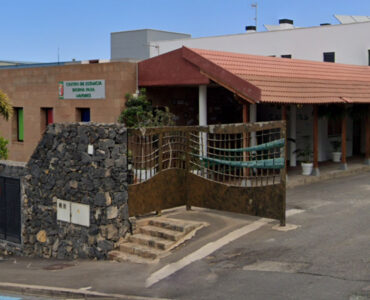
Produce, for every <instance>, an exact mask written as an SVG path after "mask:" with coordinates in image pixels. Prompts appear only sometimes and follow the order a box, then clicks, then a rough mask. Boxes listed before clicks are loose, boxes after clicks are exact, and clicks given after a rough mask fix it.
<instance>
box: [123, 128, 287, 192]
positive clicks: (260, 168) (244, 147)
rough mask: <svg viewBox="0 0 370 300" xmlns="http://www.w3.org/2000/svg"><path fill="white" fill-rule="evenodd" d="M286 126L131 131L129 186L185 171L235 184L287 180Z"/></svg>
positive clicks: (129, 141) (254, 184)
mask: <svg viewBox="0 0 370 300" xmlns="http://www.w3.org/2000/svg"><path fill="white" fill-rule="evenodd" d="M285 145H286V133H285V122H283V121H273V122H261V123H248V124H227V125H209V126H186V127H185V126H184V127H179V126H173V127H160V128H145V129H130V130H129V135H128V158H129V174H130V176H129V183H130V184H137V183H141V182H144V181H146V180H148V179H150V178H152V177H153V176H155V175H156V174H157V173H158V172H161V171H164V170H166V169H172V168H177V169H183V170H185V171H187V172H191V173H192V174H195V175H197V176H201V177H203V178H207V179H209V180H213V181H216V182H220V183H223V184H227V185H231V186H251V187H253V186H266V185H273V184H278V183H281V181H282V180H285Z"/></svg>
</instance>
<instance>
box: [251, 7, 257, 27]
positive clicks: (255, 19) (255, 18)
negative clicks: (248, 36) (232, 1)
mask: <svg viewBox="0 0 370 300" xmlns="http://www.w3.org/2000/svg"><path fill="white" fill-rule="evenodd" d="M251 7H253V8H255V9H256V14H255V17H254V21H255V22H256V31H257V10H258V3H257V2H255V3H252V4H251Z"/></svg>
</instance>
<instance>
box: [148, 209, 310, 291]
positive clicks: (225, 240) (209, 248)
mask: <svg viewBox="0 0 370 300" xmlns="http://www.w3.org/2000/svg"><path fill="white" fill-rule="evenodd" d="M303 211H304V210H301V209H290V210H288V211H286V216H292V215H295V214H298V213H302V212H303ZM273 221H275V220H273V219H266V218H261V219H259V220H257V221H255V222H253V223H251V224H248V225H246V226H243V227H241V228H239V229H237V230H234V231H232V232H230V233H229V234H227V235H225V236H224V237H222V238H220V239H218V240H217V241H214V242H211V243H208V244H206V245H205V246H203V247H202V248H200V249H198V250H196V251H195V252H193V253H191V254H189V255H188V256H185V257H184V258H182V259H180V260H179V261H177V262H174V263H171V264H168V265H166V266H164V267H163V268H161V269H159V270H158V271H156V272H154V273H153V274H151V275H150V276H149V277H148V279H147V280H146V282H145V286H146V287H147V288H148V287H151V286H152V285H153V284H156V283H157V282H159V281H161V280H162V279H164V278H166V277H168V276H170V275H172V274H174V273H176V272H177V271H179V270H181V269H182V268H184V267H186V266H188V265H190V264H191V263H193V262H195V261H197V260H200V259H203V258H204V257H206V256H208V255H210V254H212V253H213V252H215V251H216V250H218V249H220V248H222V247H223V246H225V245H227V244H229V243H231V242H233V241H235V240H236V239H238V238H240V237H242V236H243V235H246V234H248V233H251V232H253V231H255V230H257V229H259V228H261V227H262V226H264V225H266V224H268V223H271V222H273Z"/></svg>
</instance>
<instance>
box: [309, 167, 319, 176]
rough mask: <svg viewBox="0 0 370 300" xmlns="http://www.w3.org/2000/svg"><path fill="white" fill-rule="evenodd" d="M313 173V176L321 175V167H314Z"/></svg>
mask: <svg viewBox="0 0 370 300" xmlns="http://www.w3.org/2000/svg"><path fill="white" fill-rule="evenodd" d="M311 175H312V176H320V169H319V168H313V169H312V174H311Z"/></svg>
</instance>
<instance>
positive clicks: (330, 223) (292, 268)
mask: <svg viewBox="0 0 370 300" xmlns="http://www.w3.org/2000/svg"><path fill="white" fill-rule="evenodd" d="M287 208H288V209H292V208H297V209H302V210H304V212H302V213H300V214H296V215H294V216H292V217H289V218H288V219H287V222H288V224H294V225H297V226H298V227H297V228H296V229H293V230H290V231H286V232H282V231H277V230H274V229H272V226H273V225H274V224H267V225H266V226H264V227H263V228H261V229H259V230H257V231H254V232H252V233H250V234H248V235H246V236H243V237H241V238H240V239H238V240H236V241H234V242H232V243H231V244H229V245H227V246H225V247H223V248H221V249H220V250H218V251H216V252H214V253H213V254H212V255H210V256H208V257H206V258H204V259H202V260H200V261H197V262H194V263H192V264H191V265H189V266H187V267H185V268H184V269H182V270H180V271H178V272H177V273H175V274H173V275H171V276H170V277H168V278H166V279H164V280H162V281H160V282H158V283H157V284H155V285H154V286H152V287H151V288H150V289H149V291H146V292H147V293H149V294H151V295H152V296H160V297H168V298H173V299H264V300H265V299H310V300H311V299H316V300H319V299H325V300H328V299H335V300H338V299H351V300H360V299H361V300H362V299H370V173H365V174H362V175H358V176H352V177H346V178H341V179H335V180H331V181H325V182H321V183H317V184H312V185H308V186H302V187H297V188H294V189H291V190H288V192H287ZM147 293H146V294H147Z"/></svg>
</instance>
